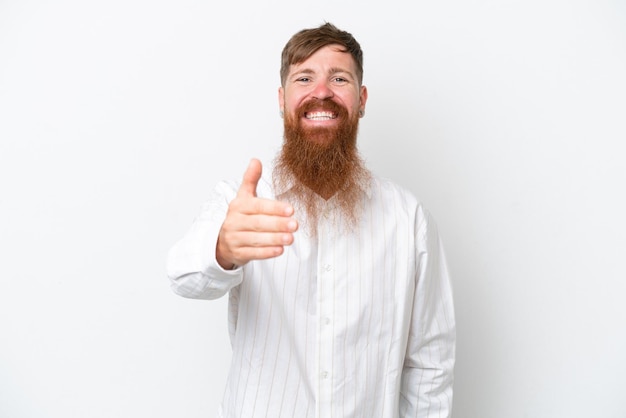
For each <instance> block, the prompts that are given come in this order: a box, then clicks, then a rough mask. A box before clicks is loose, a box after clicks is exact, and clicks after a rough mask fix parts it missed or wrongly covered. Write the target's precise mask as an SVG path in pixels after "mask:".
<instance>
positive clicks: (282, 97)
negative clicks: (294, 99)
mask: <svg viewBox="0 0 626 418" xmlns="http://www.w3.org/2000/svg"><path fill="white" fill-rule="evenodd" d="M278 106H279V109H278V110H279V111H281V112H283V111H284V110H285V89H283V88H282V86H281V87H279V88H278Z"/></svg>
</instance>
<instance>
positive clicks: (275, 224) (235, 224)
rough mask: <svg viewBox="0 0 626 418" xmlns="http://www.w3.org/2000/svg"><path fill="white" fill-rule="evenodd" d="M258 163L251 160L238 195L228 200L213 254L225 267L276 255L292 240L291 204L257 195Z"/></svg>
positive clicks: (259, 176)
mask: <svg viewBox="0 0 626 418" xmlns="http://www.w3.org/2000/svg"><path fill="white" fill-rule="evenodd" d="M261 173H262V167H261V162H260V161H259V160H257V159H252V160H251V161H250V165H248V168H247V169H246V172H245V173H244V175H243V182H242V183H241V187H239V190H238V191H237V196H236V197H235V198H234V199H233V200H232V201H231V202H230V205H229V206H228V212H227V213H226V219H225V220H224V223H223V224H222V228H221V229H220V233H219V236H218V239H217V247H216V250H215V255H216V258H217V262H218V263H219V264H220V266H222V268H225V269H233V268H235V267H236V266H241V265H244V264H246V263H247V262H248V261H250V260H262V259H266V258H272V257H276V256H279V255H281V254H282V253H283V251H284V246H285V245H290V244H291V243H292V242H293V233H294V232H295V231H296V230H297V229H298V222H297V221H296V220H295V219H294V218H293V217H292V215H293V212H294V210H293V207H292V206H291V205H290V204H288V203H286V202H279V201H277V200H271V199H262V198H258V197H257V195H256V188H257V185H258V183H259V179H260V178H261Z"/></svg>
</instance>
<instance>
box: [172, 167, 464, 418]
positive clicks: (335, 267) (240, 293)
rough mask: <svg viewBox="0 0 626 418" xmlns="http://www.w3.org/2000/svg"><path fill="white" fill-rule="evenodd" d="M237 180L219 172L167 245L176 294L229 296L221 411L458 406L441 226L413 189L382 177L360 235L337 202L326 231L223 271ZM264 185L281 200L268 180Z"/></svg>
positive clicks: (389, 412) (437, 412) (399, 412)
mask: <svg viewBox="0 0 626 418" xmlns="http://www.w3.org/2000/svg"><path fill="white" fill-rule="evenodd" d="M238 188H239V184H238V183H237V182H223V183H220V184H219V185H218V186H217V187H216V189H215V191H214V193H213V194H212V195H211V196H210V198H209V200H208V201H207V202H206V203H205V205H204V206H203V208H202V211H201V213H200V215H199V216H198V217H197V218H196V220H195V221H194V223H193V225H192V226H191V228H190V230H189V231H188V232H187V234H186V235H185V236H184V237H183V238H182V239H181V240H180V241H179V242H177V243H176V244H175V245H174V246H173V247H172V249H171V250H170V253H169V255H168V276H169V277H170V279H171V283H172V288H173V290H174V291H175V292H176V293H177V294H179V295H181V296H184V297H189V298H200V299H214V298H218V297H221V296H223V295H225V294H227V293H228V294H229V304H228V306H229V312H228V314H229V315H228V316H229V332H230V339H231V343H232V349H233V355H232V360H231V366H230V372H229V376H228V381H227V383H226V389H225V392H224V397H223V401H222V404H221V407H220V410H219V411H218V417H225V418H231V417H232V418H234V417H237V418H239V417H245V418H251V417H271V418H278V417H289V418H293V417H298V418H300V417H307V418H308V417H311V418H313V417H324V418H325V417H376V418H381V417H385V418H386V417H389V418H391V417H438V418H440V417H441V418H442V417H449V416H450V412H451V407H452V380H453V378H452V376H453V367H454V356H455V320H454V308H453V300H452V290H451V285H450V280H449V277H448V271H447V268H446V261H445V258H444V253H443V249H442V246H441V243H440V240H439V237H438V233H437V230H436V226H435V224H434V222H433V220H432V218H431V217H430V215H429V214H428V213H427V212H426V211H425V210H424V208H423V207H422V206H421V204H420V203H419V202H418V201H417V200H416V199H415V198H414V197H413V195H412V194H410V193H409V192H407V191H406V190H404V189H402V188H400V187H399V186H397V185H395V184H394V183H392V182H389V181H387V180H382V179H376V178H375V179H373V180H372V183H371V185H370V187H369V188H368V189H367V190H365V191H364V199H366V206H365V210H364V212H363V214H362V217H361V219H360V221H359V222H360V223H359V227H358V228H357V231H356V232H354V233H346V232H345V229H342V228H341V225H342V221H341V216H340V215H339V214H337V213H336V212H335V211H333V210H332V208H333V199H330V200H329V201H328V207H327V209H328V211H327V212H325V215H324V216H323V217H321V218H320V219H321V221H320V223H319V226H318V229H317V231H318V232H317V237H314V238H312V237H311V236H310V234H308V233H307V230H306V228H300V230H299V231H298V232H296V233H295V239H294V243H293V244H292V245H290V246H288V247H285V252H284V254H283V255H281V256H280V257H277V258H273V259H269V260H260V261H251V262H249V263H247V264H246V265H245V266H243V267H240V268H237V269H235V270H232V271H226V270H223V269H222V268H221V267H220V266H219V265H218V264H217V262H216V260H215V246H216V242H217V236H218V233H219V229H220V226H221V224H222V222H223V220H224V218H225V216H226V211H227V208H228V203H229V202H230V201H231V200H232V199H233V198H234V197H235V195H236V193H237V190H238ZM257 194H258V196H259V197H265V198H272V199H275V198H276V197H275V196H274V193H273V191H272V188H271V186H270V182H269V181H268V180H267V179H265V178H263V179H261V181H260V182H259V185H258V188H257ZM287 197H288V196H287ZM281 198H282V199H284V200H287V199H285V196H282V195H281ZM295 216H296V218H297V214H296V215H295Z"/></svg>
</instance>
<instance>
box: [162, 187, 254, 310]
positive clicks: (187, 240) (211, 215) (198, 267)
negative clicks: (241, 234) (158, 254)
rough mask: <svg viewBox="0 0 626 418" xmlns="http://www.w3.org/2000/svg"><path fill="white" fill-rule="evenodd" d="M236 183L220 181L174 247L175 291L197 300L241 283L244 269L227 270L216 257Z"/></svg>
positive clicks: (169, 259)
mask: <svg viewBox="0 0 626 418" xmlns="http://www.w3.org/2000/svg"><path fill="white" fill-rule="evenodd" d="M235 193H236V189H235V188H234V185H232V184H231V185H229V184H227V183H220V184H218V186H217V187H216V188H215V190H214V191H213V192H212V193H211V195H210V196H209V199H208V200H207V201H206V202H205V203H204V204H203V206H202V209H201V211H200V214H199V215H198V217H197V218H196V219H195V220H194V222H193V224H192V225H191V227H190V228H189V230H188V231H187V232H186V234H185V235H184V236H183V237H182V239H180V240H179V241H178V242H176V244H174V246H173V247H172V248H171V249H170V251H169V253H168V256H167V275H168V277H169V279H170V282H171V288H172V290H173V291H174V293H176V294H178V295H180V296H183V297H187V298H194V299H216V298H218V297H221V296H222V295H224V294H226V293H227V292H228V291H229V290H230V289H232V288H233V287H235V286H237V285H238V284H239V283H241V280H242V279H243V270H242V269H241V268H237V269H233V270H226V269H224V268H222V266H220V265H219V263H218V262H217V258H216V243H217V239H218V235H219V231H220V228H221V225H222V223H223V222H224V219H225V218H226V212H227V210H228V203H229V201H230V200H232V199H233V198H234V196H235Z"/></svg>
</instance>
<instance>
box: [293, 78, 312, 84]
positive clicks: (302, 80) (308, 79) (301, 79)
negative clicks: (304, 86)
mask: <svg viewBox="0 0 626 418" xmlns="http://www.w3.org/2000/svg"><path fill="white" fill-rule="evenodd" d="M310 81H311V79H310V78H309V77H299V78H296V82H298V83H308V82H310Z"/></svg>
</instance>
